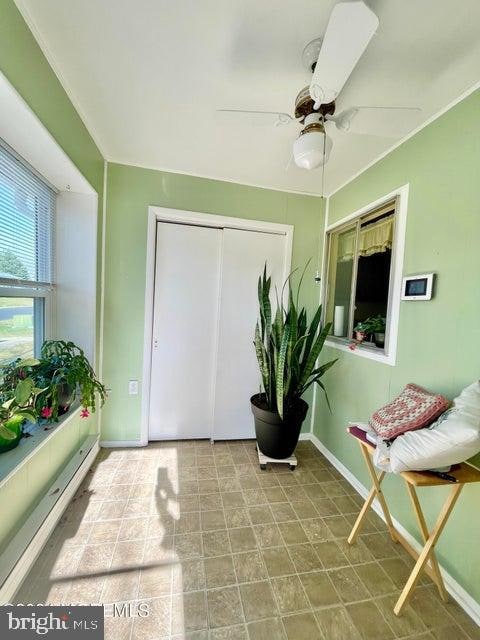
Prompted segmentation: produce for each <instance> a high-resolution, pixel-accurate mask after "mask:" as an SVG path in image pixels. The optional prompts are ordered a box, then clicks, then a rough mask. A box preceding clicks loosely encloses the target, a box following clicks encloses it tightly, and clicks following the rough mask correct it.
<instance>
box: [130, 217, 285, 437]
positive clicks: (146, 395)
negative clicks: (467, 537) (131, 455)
mask: <svg viewBox="0 0 480 640" xmlns="http://www.w3.org/2000/svg"><path fill="white" fill-rule="evenodd" d="M157 222H176V223H177V224H198V225H201V226H203V227H216V228H220V229H223V228H229V229H243V230H244V231H260V232H262V231H263V232H264V233H277V234H279V235H284V236H286V262H285V271H286V276H287V275H288V274H289V273H290V269H291V257H292V246H293V225H290V224H279V223H276V222H266V221H263V220H248V219H246V218H231V217H228V216H219V215H214V214H211V213H200V212H197V211H183V210H181V209H168V208H165V207H157V206H153V205H151V206H149V207H148V227H147V259H146V278H145V316H144V317H145V320H144V333H143V375H142V385H141V389H142V412H141V424H140V442H139V446H145V445H147V444H148V428H149V413H150V412H149V409H150V377H151V369H152V335H153V296H154V292H155V245H156V235H157Z"/></svg>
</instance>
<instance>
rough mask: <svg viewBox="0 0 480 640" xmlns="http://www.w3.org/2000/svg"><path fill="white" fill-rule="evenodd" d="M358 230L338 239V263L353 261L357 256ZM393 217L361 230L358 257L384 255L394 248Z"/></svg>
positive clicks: (342, 235) (353, 230)
mask: <svg viewBox="0 0 480 640" xmlns="http://www.w3.org/2000/svg"><path fill="white" fill-rule="evenodd" d="M355 236H356V230H355V229H352V230H351V231H349V232H347V233H343V234H341V235H340V236H339V238H338V258H337V259H338V262H348V261H350V260H353V257H354V255H355ZM392 239H393V216H390V217H389V218H384V219H383V220H379V221H378V222H376V223H375V224H370V225H368V226H366V227H363V228H361V229H360V235H359V238H358V255H359V256H371V255H373V254H374V253H384V252H385V251H387V250H388V249H391V248H392Z"/></svg>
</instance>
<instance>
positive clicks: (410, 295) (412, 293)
mask: <svg viewBox="0 0 480 640" xmlns="http://www.w3.org/2000/svg"><path fill="white" fill-rule="evenodd" d="M434 276H435V274H434V273H422V274H421V275H419V276H405V277H404V278H403V281H402V300H430V299H431V298H432V290H433V278H434Z"/></svg>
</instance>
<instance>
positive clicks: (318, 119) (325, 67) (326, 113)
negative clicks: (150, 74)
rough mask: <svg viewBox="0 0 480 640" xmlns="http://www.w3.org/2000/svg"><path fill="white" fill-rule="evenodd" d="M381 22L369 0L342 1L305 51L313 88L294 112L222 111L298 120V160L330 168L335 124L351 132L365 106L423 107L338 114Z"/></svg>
mask: <svg viewBox="0 0 480 640" xmlns="http://www.w3.org/2000/svg"><path fill="white" fill-rule="evenodd" d="M378 25H379V20H378V17H377V16H376V15H375V13H374V12H373V11H372V10H371V9H370V8H369V7H367V5H366V4H365V2H363V0H353V1H350V2H338V3H337V4H336V5H335V6H334V8H333V11H332V13H331V15H330V19H329V21H328V25H327V30H326V32H325V35H324V36H323V38H317V39H315V40H312V42H310V43H309V44H307V46H306V47H305V49H304V51H303V54H302V61H303V64H304V66H306V67H307V69H308V70H309V71H311V72H313V75H312V80H311V82H310V86H308V87H305V88H304V89H302V90H301V91H300V93H299V94H298V95H297V97H296V99H295V111H294V115H293V116H291V115H290V114H288V113H282V112H278V111H257V110H245V109H218V111H224V112H230V113H257V114H267V115H268V114H270V115H272V116H276V117H277V120H276V122H275V125H276V126H278V125H284V124H290V123H298V124H299V125H300V126H301V127H302V129H301V131H300V134H299V136H298V138H297V139H296V140H295V141H294V143H293V159H294V160H295V164H296V165H297V166H299V167H301V168H303V169H316V168H317V167H320V166H325V164H326V162H327V161H328V158H329V156H330V152H331V150H332V147H333V142H332V139H331V138H330V137H329V136H328V135H327V133H326V131H325V124H326V123H327V122H331V123H332V125H334V126H335V127H336V128H337V129H339V130H341V131H345V132H346V131H349V129H350V126H351V123H352V121H353V119H354V118H355V117H356V116H357V114H358V113H359V111H360V110H362V109H393V110H398V109H401V110H404V109H405V110H414V111H419V109H418V108H417V107H376V106H374V107H371V106H356V107H351V108H349V109H345V110H344V111H341V112H340V113H338V114H335V106H336V105H335V100H336V99H337V97H338V95H339V93H340V92H341V90H342V89H343V87H344V85H345V83H346V82H347V80H348V78H349V77H350V74H351V73H352V71H353V69H354V68H355V66H356V64H357V63H358V61H359V60H360V58H361V56H362V54H363V53H364V51H365V50H366V48H367V46H368V44H369V42H370V40H371V39H372V37H373V35H374V34H375V32H376V30H377V28H378Z"/></svg>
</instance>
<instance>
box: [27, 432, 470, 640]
mask: <svg viewBox="0 0 480 640" xmlns="http://www.w3.org/2000/svg"><path fill="white" fill-rule="evenodd" d="M297 456H298V459H299V466H298V468H297V470H296V471H295V472H292V471H290V470H289V469H288V467H286V466H284V465H281V466H280V465H279V466H278V467H277V468H275V469H271V468H269V469H268V471H260V469H259V466H258V461H257V460H256V452H255V445H254V443H253V442H251V441H248V442H229V443H226V442H221V443H215V444H214V445H212V444H210V443H209V442H207V441H195V442H193V441H188V442H167V443H159V444H155V445H150V446H148V447H147V448H144V449H128V450H102V452H101V453H100V454H99V456H98V458H97V460H96V461H95V464H94V465H93V467H92V469H91V471H90V472H89V474H88V476H87V478H86V479H85V481H84V483H83V485H82V486H81V487H80V489H79V491H78V493H77V495H76V496H75V498H74V499H73V500H72V502H71V504H70V505H69V507H68V508H67V510H66V512H65V514H64V516H63V517H62V519H61V521H60V523H59V524H58V526H57V528H56V529H55V531H54V533H53V535H52V536H51V539H50V540H49V542H48V544H47V546H46V548H45V549H44V551H43V552H42V555H41V557H40V558H39V560H38V562H37V563H36V565H35V566H34V567H33V569H32V571H31V573H30V575H29V576H28V577H27V579H26V581H25V582H24V586H23V587H22V588H21V590H20V592H19V593H18V594H17V597H16V601H17V602H45V603H51V604H59V603H79V604H86V603H94V602H101V603H104V604H105V605H107V606H106V616H107V617H106V637H107V638H108V639H112V640H124V639H125V640H127V639H130V638H131V639H132V640H140V639H141V640H154V639H155V640H157V639H160V638H169V639H171V640H173V639H178V640H180V639H181V638H188V639H190V640H287V639H288V640H315V639H317V638H318V639H320V640H322V639H324V640H361V639H364V640H376V639H377V638H378V639H379V640H380V639H381V640H388V639H390V638H412V639H413V638H415V639H417V638H418V639H420V638H422V639H423V640H467V639H468V638H470V640H475V639H478V638H480V631H479V628H478V627H477V626H476V625H474V623H473V622H471V621H470V619H469V618H468V617H467V616H466V615H465V614H464V613H463V612H462V611H461V610H460V608H459V607H458V606H457V605H456V604H454V603H451V604H448V605H443V604H442V603H441V601H440V600H439V598H438V596H437V593H436V591H435V589H434V587H433V585H432V583H430V582H429V581H427V579H423V580H422V583H421V585H420V586H419V587H418V588H417V590H416V592H415V596H414V598H413V600H412V603H411V605H409V606H408V607H407V610H406V611H405V614H404V616H403V617H402V618H396V617H395V616H394V615H393V613H392V608H393V605H394V602H395V600H396V598H397V597H398V594H399V590H400V588H401V587H402V586H403V583H404V581H405V579H406V577H407V575H408V573H409V571H410V569H411V566H412V560H411V559H410V558H409V556H408V555H407V554H406V553H405V552H404V551H403V550H402V548H401V547H400V546H399V545H395V544H394V543H392V541H391V540H390V539H389V537H388V536H387V534H386V532H385V527H384V525H383V523H382V521H381V520H380V519H379V518H378V517H377V516H376V515H375V514H373V513H372V514H371V516H369V521H368V523H367V526H366V527H365V529H364V531H363V533H362V535H361V536H360V538H359V540H358V543H357V544H356V545H355V546H353V547H349V545H348V544H347V542H346V536H347V535H348V533H349V530H350V528H351V526H352V523H353V522H354V520H355V517H356V514H357V512H358V510H359V506H360V505H361V502H362V501H361V499H360V497H359V496H358V494H357V493H356V492H355V490H354V489H352V487H351V486H350V485H349V484H348V483H347V482H346V481H345V480H343V479H342V478H341V476H340V475H339V474H338V472H337V471H336V470H335V469H333V468H332V466H331V465H330V464H329V462H328V461H327V460H326V459H325V458H324V457H323V456H322V455H321V454H320V453H318V451H317V450H316V449H315V448H314V447H313V445H312V444H311V443H308V442H301V443H300V444H299V446H298V448H297ZM113 603H128V604H129V605H130V613H131V614H132V615H131V616H126V615H124V616H118V615H117V616H113ZM140 604H143V605H145V604H146V605H148V610H149V615H148V617H141V616H140V615H135V614H136V613H138V609H137V607H138V606H139V605H140ZM124 613H126V610H124Z"/></svg>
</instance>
